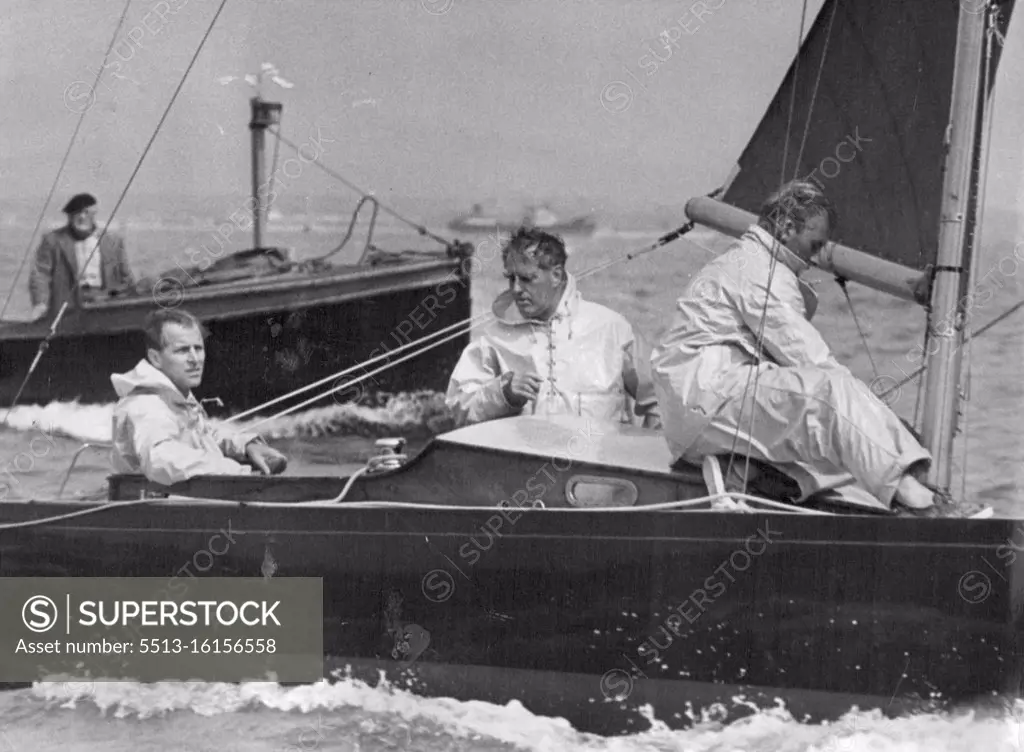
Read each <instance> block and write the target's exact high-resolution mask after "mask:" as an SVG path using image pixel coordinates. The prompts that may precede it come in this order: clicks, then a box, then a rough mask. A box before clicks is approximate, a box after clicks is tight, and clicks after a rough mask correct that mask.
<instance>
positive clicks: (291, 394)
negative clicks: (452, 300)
mask: <svg viewBox="0 0 1024 752" xmlns="http://www.w3.org/2000/svg"><path fill="white" fill-rule="evenodd" d="M493 316H494V314H493V313H490V312H487V313H483V314H480V315H478V316H476V317H475V318H477V319H481V323H483V319H485V318H487V317H491V318H493ZM474 320H475V319H474V318H470V319H463V320H462V321H457V322H455V323H454V324H451V325H450V326H446V327H445V328H444V329H438V330H437V331H436V332H432V333H431V334H428V335H426V336H424V337H420V338H419V339H417V340H412V341H410V342H407V343H406V344H404V345H402V346H401V347H396V348H395V349H394V350H389V351H388V352H386V353H382V354H380V355H377V356H375V357H373V358H370V359H369V360H364V361H363V362H362V363H357V364H356V365H354V366H350V367H348V368H346V369H344V370H343V371H338V372H337V373H334V374H331V375H330V376H325V377H324V378H322V379H320V380H319V381H316V382H314V383H312V384H307V385H306V386H303V387H300V388H298V389H295V390H294V391H291V392H289V393H288V394H283V395H281V396H280V397H275V398H274V399H272V400H270V401H269V402H264V403H263V404H262V405H257V406H256V407H251V408H249V409H248V410H245V411H243V412H240V413H238V414H237V415H233V416H231V417H230V418H228V419H226V420H225V421H224V422H225V423H230V422H232V421H235V420H241V419H242V418H246V417H248V416H250V415H253V414H255V413H258V412H260V411H261V410H264V409H266V408H268V407H270V406H271V405H276V404H277V403H279V402H283V401H284V400H287V399H291V398H292V397H297V396H298V395H300V394H302V393H304V392H308V391H309V390H310V389H316V388H317V387H319V386H323V385H324V384H326V383H328V382H329V381H334V380H336V379H338V378H340V377H342V376H347V375H348V374H350V373H352V372H353V371H357V370H359V369H360V368H363V367H365V366H368V365H370V364H371V363H376V362H377V361H379V360H383V359H384V358H390V357H391V356H392V355H395V354H396V353H400V352H402V351H403V350H407V349H409V348H410V347H413V346H416V345H422V344H424V343H426V342H427V341H428V340H431V339H434V338H435V337H440V336H441V335H442V334H447V333H448V332H449V331H452V330H454V329H456V328H459V327H463V326H465V325H466V324H470V328H472V326H475V324H474V323H473V322H474ZM464 333H465V332H460V334H464ZM427 349H430V348H427ZM424 352H426V350H424ZM322 396H325V397H326V396H327V395H326V394H324V395H322Z"/></svg>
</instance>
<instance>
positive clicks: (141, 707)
mask: <svg viewBox="0 0 1024 752" xmlns="http://www.w3.org/2000/svg"><path fill="white" fill-rule="evenodd" d="M30 692H31V695H32V696H33V697H34V698H35V699H37V700H41V701H44V702H47V703H48V704H52V706H54V707H59V708H64V709H71V710H74V709H76V708H78V709H81V708H86V709H87V708H88V707H95V708H97V709H99V711H100V713H101V714H102V715H104V716H108V715H109V716H113V717H115V718H129V717H136V718H138V719H140V720H144V719H148V718H152V717H160V716H164V715H166V714H172V713H182V712H191V713H195V714H196V715H201V716H223V715H226V714H231V713H238V712H242V711H259V710H260V709H261V708H262V709H266V710H272V711H277V712H281V713H288V714H301V715H302V716H305V717H306V718H307V725H311V726H312V727H315V728H319V729H329V728H335V729H338V728H344V727H345V726H346V725H347V724H348V725H351V724H352V723H355V722H359V723H367V722H369V723H373V724H377V725H383V726H384V727H389V728H395V727H401V728H411V729H413V730H414V732H415V733H417V734H420V733H428V732H436V731H443V733H445V734H447V735H449V736H451V737H453V738H457V739H465V740H468V741H471V742H473V743H471V744H470V745H469V746H465V745H459V746H457V747H453V748H455V749H474V748H477V747H476V742H478V741H480V740H484V741H489V742H498V743H501V744H508V745H514V747H515V748H517V749H528V750H537V751H538V752H573V751H576V750H578V751H579V752H597V751H604V752H640V751H641V750H645V751H650V750H655V751H658V750H663V751H665V752H668V751H669V750H687V752H711V751H712V750H715V751H716V752H726V751H730V752H731V751H732V750H745V751H746V750H772V751H773V752H858V751H860V750H872V751H874V752H896V751H897V750H899V751H900V752H942V751H946V752H967V751H968V750H970V751H972V752H973V751H974V750H986V752H1004V751H1005V752H1020V751H1021V750H1024V725H1022V722H1021V721H1022V719H1024V701H1021V700H1016V701H1015V702H1014V703H1013V705H1012V707H1007V708H1000V709H998V710H991V709H990V710H987V711H982V710H981V709H977V710H973V709H972V710H967V711H965V712H959V713H956V714H949V713H929V714H920V715H914V716H907V717H902V718H896V719H889V718H886V717H885V716H883V715H882V713H881V712H880V711H877V710H875V711H870V712H863V711H859V710H856V709H853V710H851V711H849V712H848V713H846V714H845V715H844V716H842V717H841V718H840V719H839V720H838V721H836V722H834V723H822V724H811V723H801V722H799V721H798V720H796V719H794V718H793V717H792V715H790V713H789V712H788V711H787V710H786V709H785V707H784V706H783V705H782V703H781V702H780V704H779V706H778V707H775V708H772V709H767V710H760V711H757V712H755V713H754V714H753V715H749V716H746V717H744V718H741V719H739V720H737V721H735V722H732V723H723V722H722V721H720V720H712V719H711V717H712V715H714V716H715V717H720V716H721V711H720V710H719V711H718V712H716V713H715V714H705V715H704V716H701V717H694V718H693V721H694V725H693V726H692V727H691V728H689V729H686V730H682V731H672V730H670V729H669V728H668V727H667V726H666V725H665V724H664V723H662V722H660V721H658V720H656V719H655V718H653V716H652V715H651V713H650V712H647V713H645V715H646V716H647V717H648V720H649V721H650V722H651V729H650V730H648V731H645V732H642V733H638V734H633V735H630V736H624V737H610V738H606V737H600V736H595V735H593V734H585V733H581V732H579V731H577V730H575V729H574V728H573V727H572V726H571V724H570V723H569V722H568V721H566V720H565V719H563V718H549V717H544V716H537V715H534V714H533V713H531V712H530V711H528V710H527V709H526V708H525V707H523V706H522V705H521V704H520V703H518V702H515V701H512V702H510V703H508V704H507V705H504V706H501V705H494V704H491V703H487V702H478V701H467V702H460V701H458V700H455V699H452V698H444V697H442V698H426V697H421V696H419V695H415V694H412V693H410V692H407V691H405V690H403V689H400V688H396V687H393V686H390V685H388V684H387V683H386V682H385V681H384V680H383V679H382V680H381V683H380V684H379V685H378V686H376V687H371V686H369V685H367V684H365V683H363V682H361V681H359V680H356V679H352V678H348V677H346V678H340V679H338V680H336V681H333V682H328V681H326V680H325V681H321V682H318V683H316V684H310V685H303V686H298V687H282V686H280V685H278V684H275V683H273V682H257V683H247V684H217V683H201V682H181V683H171V682H167V683H154V684H137V683H133V682H124V683H112V682H110V683H108V682H97V683H95V684H93V683H88V682H78V683H75V682H69V683H60V682H48V683H41V684H36V685H34V686H33V688H32V689H31V690H30ZM741 704H742V702H740V701H737V705H741ZM353 719H356V721H353ZM481 746H482V745H481ZM488 748H491V747H488Z"/></svg>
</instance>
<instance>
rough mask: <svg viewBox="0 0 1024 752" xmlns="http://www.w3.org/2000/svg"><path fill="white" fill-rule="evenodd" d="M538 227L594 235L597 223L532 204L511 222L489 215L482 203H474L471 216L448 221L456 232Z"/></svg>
mask: <svg viewBox="0 0 1024 752" xmlns="http://www.w3.org/2000/svg"><path fill="white" fill-rule="evenodd" d="M523 226H526V227H537V228H539V229H542V230H547V231H548V232H553V233H558V234H561V235H592V234H593V232H594V230H595V229H597V223H596V222H595V221H594V220H593V219H591V218H590V217H586V216H583V217H575V218H573V219H571V220H569V221H567V222H563V221H561V220H559V218H558V216H557V215H556V214H555V213H554V212H553V211H551V209H549V208H548V207H547V206H532V207H530V208H529V210H528V211H527V212H526V214H525V215H524V216H523V218H522V219H521V220H519V221H518V222H509V221H507V220H502V219H498V218H497V217H488V216H486V215H485V214H484V213H483V207H481V205H480V204H474V205H473V210H472V212H471V213H470V214H469V216H462V217H456V218H455V219H453V220H452V221H451V222H449V223H448V229H450V230H454V231H455V232H508V233H512V232H515V231H516V230H518V229H519V228H520V227H523Z"/></svg>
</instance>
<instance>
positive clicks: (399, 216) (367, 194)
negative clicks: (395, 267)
mask: <svg viewBox="0 0 1024 752" xmlns="http://www.w3.org/2000/svg"><path fill="white" fill-rule="evenodd" d="M269 130H270V132H271V133H273V134H274V135H275V136H277V138H278V140H279V141H280V142H281V143H283V144H285V145H286V146H290V147H291V148H292V149H294V150H295V152H296V153H299V149H300V148H301V147H300V146H298V145H296V144H294V143H292V142H291V141H289V140H288V139H287V138H285V137H284V136H283V135H281V132H280V131H279V130H278V129H276V128H270V129H269ZM312 162H313V164H315V165H316V166H317V167H319V168H320V169H321V170H323V171H324V172H325V173H326V174H328V175H330V176H331V177H332V178H334V179H335V180H337V181H339V182H340V183H342V184H343V185H345V186H347V187H348V188H350V189H352V190H353V191H355V192H356V193H358V194H359V195H360V196H363V197H369V198H372V199H373V200H374V201H375V202H376V204H377V206H379V207H380V208H381V209H383V210H384V211H385V212H387V213H388V214H390V215H391V216H393V217H394V218H395V219H397V220H398V221H399V222H404V223H405V224H407V225H409V227H411V228H413V229H414V230H416V232H418V233H419V234H420V235H423V236H424V237H428V238H430V239H431V240H435V241H437V242H438V243H440V244H441V245H443V246H445V247H448V246H451V245H453V241H451V240H447V239H446V238H442V237H441V236H440V235H436V234H434V233H433V232H431V231H430V230H428V229H427V227H426V226H425V225H422V224H420V223H419V222H416V221H414V220H411V219H409V218H407V217H405V216H403V215H402V214H400V213H399V212H398V211H396V210H395V209H392V208H391V207H390V206H388V205H387V204H384V203H382V202H381V201H380V200H379V199H378V198H377V197H376V196H374V195H373V194H372V193H370V192H369V191H365V190H363V189H362V188H360V187H359V186H358V185H356V184H355V183H353V182H352V181H350V180H348V179H347V178H345V177H343V176H342V175H339V174H338V173H337V172H335V171H334V170H332V169H331V168H330V167H327V166H326V165H324V164H322V163H321V162H320V160H319V159H317V157H316V156H314V157H313V159H312Z"/></svg>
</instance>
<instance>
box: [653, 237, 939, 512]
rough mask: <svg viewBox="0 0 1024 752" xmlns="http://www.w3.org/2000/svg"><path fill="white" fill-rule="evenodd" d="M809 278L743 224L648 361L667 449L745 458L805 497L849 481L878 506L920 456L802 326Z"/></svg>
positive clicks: (694, 284)
mask: <svg viewBox="0 0 1024 752" xmlns="http://www.w3.org/2000/svg"><path fill="white" fill-rule="evenodd" d="M773 256H775V257H777V259H778V261H777V263H776V264H775V268H774V273H772V258H773ZM808 268H809V266H808V264H807V263H805V262H804V261H803V260H802V259H800V258H799V257H797V256H796V255H795V254H794V253H792V252H791V251H790V250H789V249H788V248H786V247H785V246H783V245H782V244H780V243H779V242H778V241H776V240H775V239H774V238H773V237H772V236H771V234H769V233H768V232H767V231H766V230H764V229H762V228H761V227H758V226H757V225H754V226H751V227H750V228H749V229H748V230H747V232H746V233H745V234H744V235H743V236H742V238H740V240H739V242H738V243H736V244H735V245H733V246H732V247H731V248H730V249H729V250H728V251H726V252H725V253H723V254H722V255H721V256H719V257H718V258H716V259H715V260H714V261H712V262H710V263H709V264H707V265H706V266H705V267H704V268H703V269H702V270H701V271H700V272H699V273H698V274H697V276H696V277H695V278H694V279H693V280H692V281H691V282H690V284H689V285H688V286H687V288H686V290H685V291H684V293H683V296H682V297H680V298H679V300H678V301H677V303H676V308H677V311H676V316H675V319H674V321H673V324H672V326H671V328H670V329H669V331H668V332H667V333H666V334H665V335H664V337H663V339H662V341H661V343H660V344H659V345H658V346H657V347H655V348H654V350H653V351H652V355H651V369H652V376H653V378H654V382H655V386H656V393H657V396H658V403H659V405H660V406H661V411H662V420H663V423H664V432H665V437H666V440H667V441H668V444H669V448H670V449H671V451H672V454H673V456H674V457H676V458H677V459H678V458H683V459H685V460H687V461H690V462H699V461H700V460H701V459H702V458H703V457H704V456H706V455H708V454H726V453H729V452H730V451H732V450H733V448H734V447H735V450H736V451H737V452H740V453H747V452H748V451H749V454H750V455H751V456H753V457H754V458H755V459H761V460H764V461H767V462H770V463H774V464H777V465H779V466H781V467H782V468H783V469H784V470H786V471H787V472H788V473H789V474H790V475H792V476H793V478H794V479H795V480H796V481H797V482H798V483H799V484H800V487H801V490H802V491H803V493H804V496H807V495H809V494H811V493H814V492H816V491H819V490H823V489H828V488H836V487H837V486H839V485H843V484H844V483H846V480H848V479H849V478H850V476H852V478H853V479H854V480H855V481H856V482H857V483H859V484H860V485H861V486H862V487H863V488H865V489H867V491H869V492H870V493H871V494H872V495H873V496H874V497H875V498H876V499H878V500H880V501H881V502H882V503H883V504H886V505H888V504H889V503H890V502H891V499H892V495H893V493H894V491H895V488H896V485H897V483H898V481H899V479H900V477H901V476H902V475H903V473H904V472H905V471H906V468H907V467H909V466H910V465H911V464H913V463H914V462H917V461H920V460H928V459H930V456H929V454H928V453H927V452H926V451H925V450H924V449H923V448H922V447H921V446H920V444H918V442H917V440H916V439H915V438H914V437H913V435H912V434H911V433H910V432H909V431H908V430H907V428H906V426H904V425H903V423H902V422H901V421H900V419H899V418H898V416H896V415H895V413H893V412H892V411H891V410H890V409H889V408H888V407H887V406H885V405H884V404H882V402H881V401H880V400H879V399H878V398H877V397H875V396H874V394H872V393H871V391H870V390H869V389H868V387H867V385H866V384H864V383H863V382H862V381H860V380H859V379H857V378H855V377H854V376H853V375H852V374H851V373H850V371H849V369H847V368H846V367H845V366H842V365H840V364H839V363H838V362H837V361H836V360H835V358H833V357H832V354H831V352H830V351H829V347H828V345H827V344H826V342H825V340H824V339H823V338H822V337H821V335H820V334H819V333H818V331H817V330H816V329H815V328H814V326H812V325H811V323H810V318H811V317H812V316H813V314H814V310H815V308H816V306H817V299H816V297H815V295H814V292H813V290H811V288H810V287H809V286H808V285H807V284H806V283H804V282H803V281H802V280H800V279H799V276H798V275H799V274H801V273H803V272H804V271H806V270H807V269H808ZM769 280H770V285H769ZM759 334H760V341H761V343H762V346H761V347H758V340H759ZM751 416H753V419H752V418H751ZM737 435H738V436H739V438H738V439H736V437H737ZM748 439H749V441H750V443H749V450H748ZM843 479H846V480H843Z"/></svg>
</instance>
